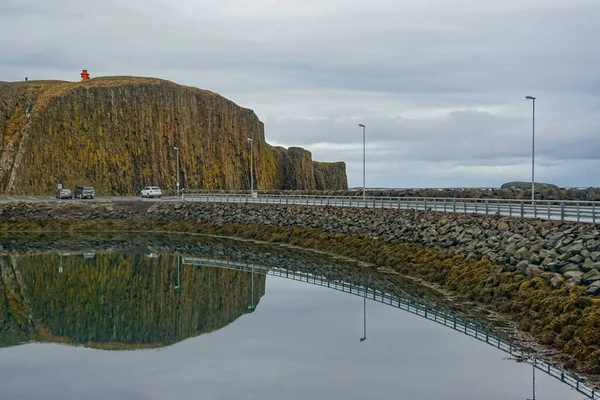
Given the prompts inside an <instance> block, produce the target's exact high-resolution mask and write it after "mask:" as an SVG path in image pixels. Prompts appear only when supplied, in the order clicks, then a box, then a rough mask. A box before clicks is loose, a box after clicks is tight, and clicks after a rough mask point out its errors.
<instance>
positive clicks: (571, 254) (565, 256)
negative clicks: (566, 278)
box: [558, 253, 574, 261]
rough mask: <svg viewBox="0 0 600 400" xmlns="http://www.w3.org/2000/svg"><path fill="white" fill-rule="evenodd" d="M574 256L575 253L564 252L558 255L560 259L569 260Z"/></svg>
mask: <svg viewBox="0 0 600 400" xmlns="http://www.w3.org/2000/svg"><path fill="white" fill-rule="evenodd" d="M573 256H574V254H573V253H562V254H561V255H560V256H559V257H558V259H559V260H560V261H569V258H571V257H573Z"/></svg>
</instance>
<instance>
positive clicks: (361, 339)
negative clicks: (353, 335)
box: [360, 287, 367, 342]
mask: <svg viewBox="0 0 600 400" xmlns="http://www.w3.org/2000/svg"><path fill="white" fill-rule="evenodd" d="M364 290H365V296H364V297H363V337H361V338H360V341H361V342H364V341H365V340H367V288H366V287H365V289H364Z"/></svg>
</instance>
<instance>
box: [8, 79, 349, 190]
mask: <svg viewBox="0 0 600 400" xmlns="http://www.w3.org/2000/svg"><path fill="white" fill-rule="evenodd" d="M248 138H252V139H253V140H254V143H253V145H254V146H253V147H254V179H255V184H254V187H255V188H256V189H257V190H272V189H307V190H312V189H315V188H318V187H323V188H324V189H346V188H347V183H346V172H345V164H344V163H336V168H327V167H324V166H321V165H320V164H319V163H313V161H312V156H311V154H310V152H308V151H306V150H303V149H300V148H290V149H288V150H285V149H283V148H275V147H273V146H270V145H269V144H268V143H266V142H265V137H264V126H263V123H262V122H261V121H260V120H259V119H258V118H257V117H256V115H255V114H254V112H253V111H252V110H249V109H246V108H242V107H239V106H238V105H236V104H235V103H233V102H231V101H229V100H227V99H225V98H224V97H222V96H219V95H218V94H215V93H212V92H209V91H205V90H200V89H196V88H191V87H187V86H181V85H177V84H174V83H172V82H168V81H164V80H160V79H154V78H135V77H107V78H95V79H91V80H89V81H84V82H74V83H73V82H62V81H29V82H15V83H0V192H4V193H12V194H49V193H53V191H54V190H55V188H56V185H57V184H58V183H62V184H63V185H64V186H66V187H74V186H77V185H92V186H94V187H95V188H96V191H97V193H98V194H122V195H124V194H136V193H137V192H138V191H139V190H140V189H141V188H142V187H143V186H145V185H159V186H161V187H163V188H164V189H166V190H167V191H169V190H171V191H172V190H173V188H174V187H175V180H176V179H175V176H176V152H175V150H174V149H173V147H175V146H176V147H178V148H180V149H181V150H180V170H181V185H182V187H183V188H186V189H188V190H197V189H208V190H217V189H225V190H241V189H243V190H247V189H249V188H250V146H249V145H248V141H247V139H248ZM315 168H316V169H317V170H318V171H319V172H317V173H318V174H320V175H322V172H320V171H322V170H323V168H326V169H327V170H328V175H331V174H337V175H339V176H329V177H328V179H323V178H322V177H321V176H319V177H318V178H317V177H316V175H315V172H316V171H315ZM317 182H318V183H317ZM323 185H327V186H323Z"/></svg>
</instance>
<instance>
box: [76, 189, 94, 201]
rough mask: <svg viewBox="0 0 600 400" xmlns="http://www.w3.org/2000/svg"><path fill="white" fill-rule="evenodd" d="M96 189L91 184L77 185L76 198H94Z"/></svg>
mask: <svg viewBox="0 0 600 400" xmlns="http://www.w3.org/2000/svg"><path fill="white" fill-rule="evenodd" d="M95 195H96V191H95V190H94V188H93V187H91V186H77V187H76V188H75V198H76V199H93V198H94V196H95Z"/></svg>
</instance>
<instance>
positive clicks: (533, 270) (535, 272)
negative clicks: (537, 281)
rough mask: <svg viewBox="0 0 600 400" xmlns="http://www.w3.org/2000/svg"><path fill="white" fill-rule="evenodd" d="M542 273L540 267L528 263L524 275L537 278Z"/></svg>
mask: <svg viewBox="0 0 600 400" xmlns="http://www.w3.org/2000/svg"><path fill="white" fill-rule="evenodd" d="M543 273H544V271H543V270H542V269H541V268H540V267H536V266H535V265H530V266H529V267H527V269H526V270H525V275H527V278H529V279H533V278H539V277H540V276H542V274H543ZM599 279H600V278H599Z"/></svg>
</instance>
